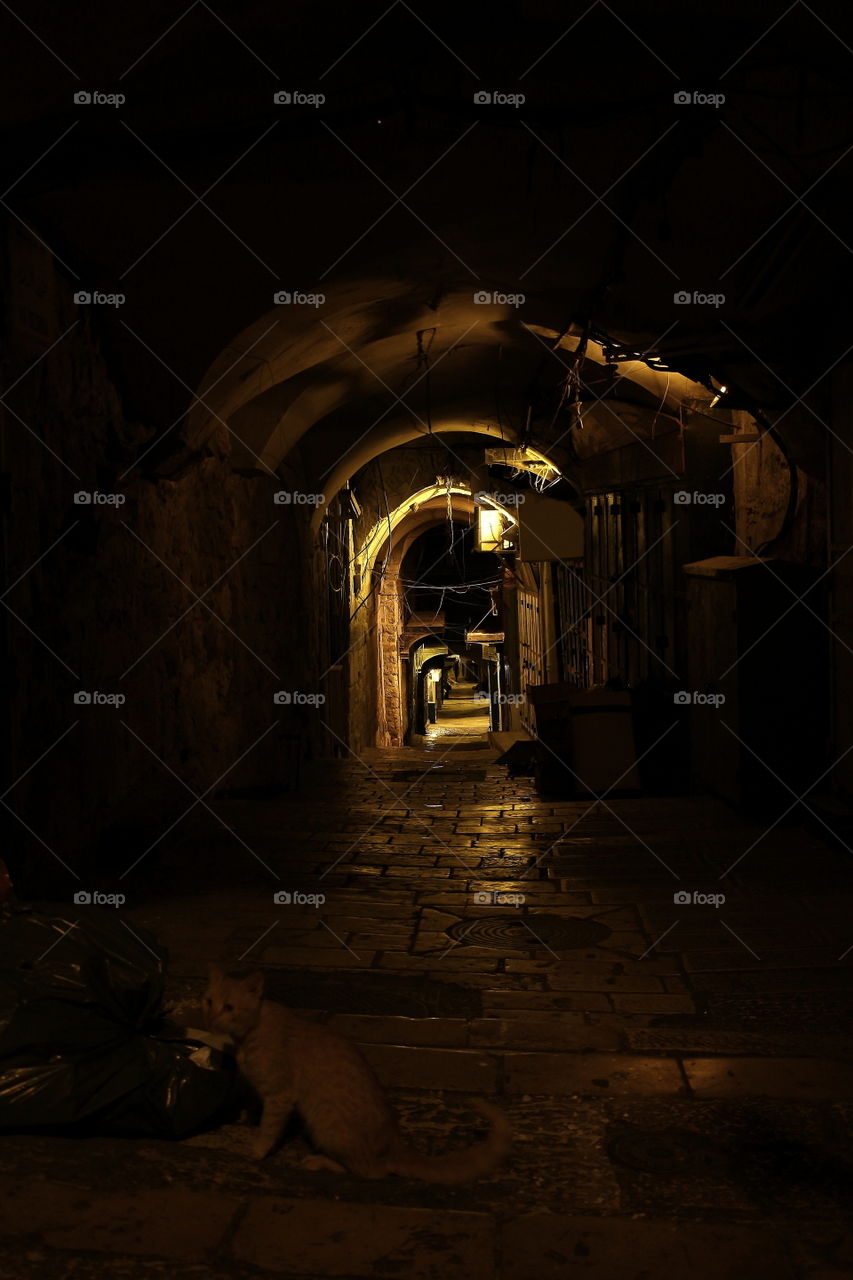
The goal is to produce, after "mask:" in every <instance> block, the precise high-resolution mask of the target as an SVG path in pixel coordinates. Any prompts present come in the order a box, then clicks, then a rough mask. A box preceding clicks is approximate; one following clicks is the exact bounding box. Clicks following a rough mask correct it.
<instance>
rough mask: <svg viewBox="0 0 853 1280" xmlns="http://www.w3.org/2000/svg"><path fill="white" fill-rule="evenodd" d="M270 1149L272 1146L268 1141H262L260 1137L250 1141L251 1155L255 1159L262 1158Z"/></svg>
mask: <svg viewBox="0 0 853 1280" xmlns="http://www.w3.org/2000/svg"><path fill="white" fill-rule="evenodd" d="M271 1151H272V1147H271V1146H270V1144H269V1143H268V1142H263V1141H262V1140H261V1139H260V1138H257V1139H256V1140H255V1141H254V1142H253V1143H252V1155H253V1156H254V1158H255V1159H256V1160H264V1159H265V1158H266V1157H267V1156H268V1155H269V1153H270V1152H271Z"/></svg>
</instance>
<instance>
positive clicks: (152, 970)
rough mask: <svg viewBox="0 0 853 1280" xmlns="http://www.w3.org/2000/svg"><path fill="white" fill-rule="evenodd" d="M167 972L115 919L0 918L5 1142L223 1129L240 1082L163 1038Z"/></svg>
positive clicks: (34, 908)
mask: <svg viewBox="0 0 853 1280" xmlns="http://www.w3.org/2000/svg"><path fill="white" fill-rule="evenodd" d="M75 922H76V923H75ZM166 962H167V953H166V952H165V950H164V949H163V948H162V947H161V946H160V945H159V944H158V942H157V941H156V939H155V938H154V937H153V936H152V935H151V934H149V933H148V932H147V931H146V930H143V929H141V928H137V927H136V926H134V927H133V930H131V929H130V928H129V927H128V926H126V925H125V924H123V922H122V921H121V919H120V918H119V917H118V915H117V913H116V911H115V910H113V909H110V908H102V907H91V906H74V907H73V909H71V908H69V907H67V906H65V905H57V904H53V903H36V904H32V905H29V906H18V905H6V906H4V907H3V908H2V910H0V1130H7V1131H8V1130H13V1129H14V1130H34V1129H42V1130H44V1129H50V1130H56V1129H59V1130H62V1131H68V1130H72V1131H79V1132H83V1133H86V1134H96V1133H97V1134H111V1135H122V1136H147V1137H158V1138H180V1137H183V1136H185V1135H187V1134H189V1133H193V1132H197V1131H198V1130H200V1129H203V1128H207V1127H209V1126H211V1125H212V1124H215V1123H217V1122H219V1121H220V1120H221V1118H222V1114H223V1113H224V1112H225V1111H226V1110H227V1109H228V1107H229V1105H230V1104H231V1102H232V1101H233V1099H234V1096H235V1093H234V1090H235V1073H234V1072H233V1071H225V1070H220V1069H216V1070H209V1069H205V1068H203V1067H201V1066H198V1065H197V1064H196V1063H195V1062H193V1061H191V1060H190V1054H191V1053H192V1052H193V1051H194V1049H196V1048H197V1047H198V1046H197V1045H195V1044H187V1043H180V1042H176V1040H175V1038H174V1034H175V1033H174V1029H173V1031H172V1039H171V1040H169V1039H167V1038H166V1037H167V1036H168V1035H169V1028H168V1024H167V1023H166V1020H165V1017H164V1012H163V1003H162V1002H163V985H164V974H165V968H166ZM158 1037H159V1038H158Z"/></svg>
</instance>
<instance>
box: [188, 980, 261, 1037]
mask: <svg viewBox="0 0 853 1280" xmlns="http://www.w3.org/2000/svg"><path fill="white" fill-rule="evenodd" d="M263 998H264V975H263V974H262V973H260V972H258V973H250V974H248V975H247V976H246V977H240V978H235V977H233V976H232V975H230V974H227V973H226V972H225V970H224V969H222V968H220V966H219V965H216V964H212V965H211V966H210V971H209V977H208V983H207V990H206V991H205V993H204V996H203V997H202V1007H203V1009H204V1017H205V1022H206V1024H207V1026H208V1028H209V1029H210V1030H211V1031H217V1032H219V1034H220V1035H230V1036H231V1037H232V1038H233V1039H234V1040H242V1038H243V1037H244V1036H245V1035H247V1034H248V1033H249V1032H250V1031H251V1030H252V1027H254V1026H255V1024H256V1023H257V1021H258V1018H259V1017H260V1012H261V1001H262V1000H263Z"/></svg>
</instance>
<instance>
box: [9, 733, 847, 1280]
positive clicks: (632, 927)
mask: <svg viewBox="0 0 853 1280" xmlns="http://www.w3.org/2000/svg"><path fill="white" fill-rule="evenodd" d="M480 747H481V744H479V743H471V744H470V745H469V744H468V743H463V744H462V745H461V746H459V745H457V744H456V743H453V744H451V745H450V746H449V747H445V749H444V750H442V751H441V752H435V751H432V750H430V751H428V752H424V751H419V750H412V749H406V750H403V751H393V750H374V751H372V752H367V753H365V757H364V760H363V761H357V760H354V759H351V760H349V761H339V762H337V763H336V764H335V765H334V766H333V767H332V768H330V767H328V765H326V766H324V768H323V770H322V779H319V778H316V779H314V780H313V781H312V783H311V786H310V791H309V795H308V796H307V797H306V798H301V799H299V800H295V799H278V800H268V801H264V802H261V801H257V800H255V801H237V800H235V801H231V802H226V803H218V804H217V805H216V806H215V808H216V813H217V814H218V816H219V818H220V819H221V820H222V821H223V822H224V823H225V824H227V827H228V828H229V830H225V829H223V827H222V826H220V825H219V824H218V823H217V824H214V823H211V824H210V828H209V830H208V831H207V832H206V833H202V832H194V833H193V834H191V835H187V834H184V836H183V837H182V839H181V840H180V841H179V842H178V841H176V842H174V843H173V845H172V847H171V848H170V850H169V856H168V857H167V858H166V859H165V863H166V867H167V868H168V867H171V868H172V871H173V873H174V874H173V878H171V879H169V878H168V876H169V873H168V870H167V871H166V876H167V879H166V881H165V882H164V883H161V885H160V887H159V890H158V892H157V894H156V896H153V897H152V899H151V901H149V902H146V903H145V904H144V905H142V906H139V907H136V908H135V909H133V910H131V911H128V912H127V918H128V920H129V921H131V922H132V923H133V924H134V925H135V926H136V927H139V926H140V925H144V926H147V927H148V928H150V929H151V930H153V931H154V932H155V933H156V934H157V936H159V937H160V938H161V939H163V940H164V941H165V942H166V943H167V945H168V948H169V952H170V956H171V967H170V981H171V987H170V990H169V997H170V1001H171V1002H172V1003H173V1004H174V1005H175V1007H176V1011H177V1012H178V1013H179V1014H180V1017H181V1020H182V1021H186V1022H187V1023H188V1024H189V1025H196V1021H197V1014H198V1002H199V995H200V992H201V989H202V987H203V985H204V980H205V971H206V964H207V962H208V961H209V960H210V959H221V960H223V961H224V962H225V963H229V964H232V965H243V966H245V965H247V964H259V965H262V966H263V967H264V968H265V970H266V971H267V973H268V975H269V981H270V990H271V993H272V994H273V995H274V996H275V997H276V998H277V999H280V1000H282V1001H283V1002H284V1003H286V1004H288V1005H290V1006H292V1007H294V1008H295V1009H298V1010H300V1011H303V1012H304V1013H305V1015H306V1016H310V1017H312V1018H319V1019H324V1020H328V1021H329V1022H330V1025H331V1026H333V1027H335V1028H336V1029H339V1030H340V1031H342V1032H344V1033H345V1034H346V1035H347V1036H350V1037H352V1038H353V1039H354V1040H355V1041H356V1042H358V1043H359V1044H360V1045H361V1046H362V1047H363V1049H364V1051H365V1053H366V1054H367V1056H368V1058H369V1060H370V1061H371V1063H372V1064H373V1066H374V1068H375V1070H376V1071H377V1073H378V1075H379V1077H380V1079H381V1080H382V1081H383V1083H384V1084H385V1085H386V1086H387V1087H388V1088H389V1090H390V1092H391V1095H392V1097H393V1099H394V1102H395V1104H396V1106H397V1107H398V1109H399V1111H400V1113H401V1115H402V1117H403V1122H404V1125H405V1128H406V1132H407V1134H408V1136H409V1137H410V1138H411V1139H412V1141H413V1143H414V1144H415V1145H417V1146H419V1147H421V1148H423V1149H433V1150H445V1149H448V1147H450V1146H452V1145H453V1144H457V1145H465V1144H466V1143H467V1142H470V1141H471V1140H473V1139H474V1138H475V1137H476V1136H477V1134H478V1131H479V1129H481V1128H482V1125H481V1124H479V1128H478V1120H477V1118H476V1115H474V1113H472V1111H471V1109H470V1108H469V1107H468V1106H467V1105H466V1098H467V1097H468V1096H483V1097H487V1098H493V1099H494V1100H496V1101H498V1102H499V1104H500V1105H501V1106H503V1107H505V1108H506V1109H507V1111H508V1113H509V1115H510V1117H511V1120H512V1125H513V1129H514V1134H515V1137H514V1142H513V1147H512V1152H511V1155H510V1158H509V1160H508V1161H507V1162H506V1164H505V1166H504V1167H503V1168H501V1169H500V1170H499V1171H498V1172H497V1173H496V1174H495V1175H494V1176H493V1177H492V1178H491V1179H490V1180H488V1181H487V1182H480V1183H473V1184H471V1185H470V1186H466V1187H463V1188H436V1187H427V1188H425V1187H424V1186H423V1184H420V1183H413V1182H412V1181H411V1180H408V1179H396V1178H391V1179H385V1180H384V1181H382V1182H380V1183H369V1182H362V1181H359V1180H357V1179H354V1178H351V1177H348V1176H339V1175H335V1174H332V1173H314V1172H312V1173H306V1172H305V1171H304V1170H303V1169H301V1168H300V1167H299V1164H298V1160H299V1158H300V1155H301V1154H303V1151H302V1148H301V1144H300V1142H299V1141H298V1140H297V1141H296V1142H295V1143H293V1144H289V1145H287V1146H285V1148H283V1149H282V1151H281V1152H279V1154H277V1155H276V1156H274V1157H272V1158H271V1159H270V1160H268V1161H267V1162H265V1163H264V1164H263V1165H262V1166H258V1165H257V1163H256V1162H254V1161H253V1160H252V1159H251V1157H250V1156H249V1155H248V1145H249V1141H250V1137H251V1133H252V1130H251V1128H249V1127H247V1126H244V1125H239V1124H233V1125H228V1126H225V1127H223V1128H221V1129H218V1130H216V1131H213V1132H209V1133H203V1134H200V1135H198V1136H197V1137H194V1138H190V1139H187V1140H185V1141H182V1142H180V1143H177V1144H175V1143H167V1142H158V1141H151V1140H141V1141H137V1142H127V1141H124V1140H120V1139H105V1138H100V1139H98V1138H92V1139H89V1140H87V1142H86V1165H85V1172H84V1170H83V1169H82V1168H81V1166H80V1157H79V1148H78V1145H77V1144H76V1143H75V1142H74V1141H72V1140H67V1139H61V1138H53V1139H51V1138H47V1137H42V1138H34V1137H32V1136H23V1137H17V1138H15V1137H10V1138H7V1139H6V1140H5V1141H4V1143H3V1144H2V1147H0V1169H2V1173H3V1187H4V1196H3V1200H2V1205H3V1209H2V1213H3V1216H4V1228H5V1232H6V1233H8V1234H9V1235H10V1236H12V1237H13V1238H14V1237H18V1238H20V1239H21V1240H22V1241H24V1242H25V1252H24V1253H23V1254H22V1267H23V1269H22V1270H21V1271H19V1272H18V1273H17V1274H18V1275H23V1274H26V1275H27V1276H30V1277H33V1280H41V1278H42V1277H44V1278H45V1280H47V1278H48V1277H54V1276H56V1275H57V1274H61V1275H63V1276H74V1277H75V1278H77V1277H79V1278H80V1280H84V1278H85V1277H88V1276H95V1275H100V1274H101V1273H102V1272H101V1269H100V1268H101V1267H102V1266H103V1265H105V1263H106V1261H107V1259H108V1260H109V1267H110V1274H112V1275H120V1276H122V1277H128V1280H136V1278H137V1277H139V1278H140V1280H141V1278H142V1277H148V1276H153V1275H159V1274H165V1275H168V1276H170V1277H176V1278H177V1280H183V1277H189V1276H193V1275H196V1274H198V1272H199V1267H200V1266H202V1265H203V1264H206V1269H205V1272H204V1273H205V1274H206V1275H210V1276H213V1277H217V1278H219V1277H221V1278H222V1280H225V1278H226V1277H231V1276H234V1275H243V1274H252V1275H255V1274H257V1275H258V1276H263V1275H266V1274H280V1273H286V1274H288V1275H298V1276H300V1277H303V1280H308V1277H311V1280H314V1278H317V1280H319V1277H326V1276H337V1277H353V1278H355V1277H365V1276H375V1275H379V1274H381V1275H384V1276H400V1277H401V1278H402V1277H418V1278H420V1277H423V1278H424V1280H426V1278H428V1277H429V1278H432V1277H438V1276H443V1277H445V1278H446V1280H480V1278H481V1277H482V1280H493V1278H495V1277H498V1278H499V1280H529V1278H530V1277H534V1276H535V1277H538V1280H552V1278H553V1280H557V1278H558V1277H559V1278H561V1280H562V1277H564V1276H565V1275H566V1274H571V1271H569V1272H568V1273H567V1267H568V1268H572V1267H573V1266H574V1265H581V1262H582V1267H583V1274H584V1275H589V1276H590V1277H602V1278H604V1277H608V1278H609V1277H613V1276H628V1275H631V1276H633V1275H635V1274H640V1273H639V1272H635V1271H634V1270H633V1269H632V1268H633V1267H634V1266H635V1265H636V1264H635V1259H637V1258H638V1257H641V1258H642V1267H643V1274H648V1275H660V1276H667V1277H679V1278H681V1277H687V1276H690V1277H692V1278H693V1280H705V1278H706V1277H707V1278H708V1280H711V1278H712V1277H713V1278H714V1280H717V1278H719V1277H726V1278H727V1280H735V1278H736V1277H742V1276H747V1275H749V1276H755V1277H767V1278H768V1280H770V1278H771V1277H772V1278H773V1280H788V1278H789V1277H790V1278H791V1280H793V1278H794V1277H801V1276H809V1277H815V1278H816V1277H818V1276H820V1277H821V1278H823V1277H829V1276H836V1275H842V1274H846V1268H848V1267H849V1266H850V1263H851V1259H853V1236H852V1235H851V1234H850V1232H849V1229H848V1226H847V1223H848V1222H849V1218H848V1214H849V1203H850V1193H851V1188H853V1161H851V1157H850V1139H851V1124H853V1110H851V1101H852V1100H853V1098H851V1094H852V1093H853V1081H851V1076H850V1072H849V1068H848V1061H849V1054H850V1047H851V1045H850V1041H851V1033H850V1025H851V1024H850V1013H851V1009H853V991H851V985H853V974H851V971H850V970H849V969H846V970H839V968H838V966H837V963H836V962H837V959H838V956H839V953H840V952H841V951H842V950H843V949H844V948H845V947H849V945H850V941H849V918H848V914H847V912H846V908H845V907H844V905H843V903H842V902H841V901H840V898H839V894H840V893H841V892H842V891H844V890H845V889H846V888H847V887H848V886H849V883H850V877H851V867H850V863H849V860H847V859H846V858H845V857H844V856H843V855H842V854H841V853H839V852H838V851H837V850H832V849H830V848H829V847H828V845H827V844H826V843H825V842H824V841H823V840H822V839H820V838H818V837H817V836H815V835H814V834H813V833H809V832H806V831H803V830H802V829H800V828H787V829H785V830H784V831H780V830H779V829H778V828H777V829H776V830H774V831H772V832H770V833H769V834H766V833H765V832H764V830H763V828H762V827H761V826H759V825H758V824H752V825H750V824H747V823H744V822H741V821H738V820H737V819H736V818H734V817H733V815H732V814H731V812H730V811H728V810H727V809H726V808H724V807H723V806H721V805H720V804H718V803H713V802H711V801H708V800H697V799H677V800H668V801H667V800H655V801H646V800H631V801H626V800H614V801H612V802H611V801H602V802H601V803H595V802H593V803H582V802H574V803H566V802H564V803H558V802H547V801H545V800H540V799H537V798H536V796H535V795H534V794H533V792H532V789H531V787H530V785H529V784H528V783H527V781H526V780H516V781H514V782H512V781H508V780H507V776H506V771H505V769H504V768H503V767H501V766H496V765H495V763H494V757H495V753H494V751H489V750H483V749H477V748H480ZM253 855H254V857H253ZM735 862H736V863H737V868H736V870H735V871H734V872H732V873H731V874H730V875H729V876H728V879H727V881H726V888H725V894H724V899H725V900H724V902H720V903H711V904H703V903H701V902H697V903H694V902H693V901H691V902H690V903H689V904H687V903H685V904H684V905H682V904H677V903H675V902H674V898H675V897H676V896H677V895H678V893H679V892H680V891H682V890H683V891H686V892H687V893H688V895H689V896H690V897H691V898H692V895H693V894H694V892H695V893H697V894H703V893H707V894H708V895H709V896H713V895H716V894H719V893H720V876H721V875H722V874H724V873H725V872H726V871H727V870H728V868H729V867H730V866H731V864H733V863H735ZM261 864H263V865H261ZM189 866H193V867H194V868H196V871H195V872H194V875H193V877H192V879H188V878H187V877H186V873H185V869H186V868H187V867H189ZM182 868H183V869H184V870H183V871H182V870H181V869H182ZM141 871H142V869H141V868H140V873H141ZM223 881H225V882H227V887H225V886H224V884H223ZM149 885H150V881H149ZM281 888H284V889H285V890H286V891H287V892H289V893H290V894H291V895H293V896H295V895H298V894H299V893H302V894H305V895H312V894H313V895H323V897H324V901H323V902H322V903H321V904H320V905H307V906H299V905H297V904H296V903H295V902H292V903H290V904H281V905H279V904H276V903H275V902H274V900H273V898H274V893H275V892H280V889H281ZM685 1184H687V1187H689V1195H688V1194H687V1193H686V1187H685ZM297 1210H298V1211H299V1225H298V1228H297V1229H294V1226H293V1225H292V1224H291V1222H290V1220H289V1215H292V1214H293V1213H294V1212H296V1211H297ZM22 1247H23V1246H22ZM24 1259H25V1266H24ZM578 1260H581V1262H578ZM244 1265H248V1266H249V1271H244V1270H242V1269H241V1267H243V1266H244ZM2 1274H3V1276H4V1280H5V1277H7V1276H8V1277H9V1278H10V1280H11V1277H12V1275H13V1274H14V1273H13V1271H11V1270H7V1271H4V1272H2Z"/></svg>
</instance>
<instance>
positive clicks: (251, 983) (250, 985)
mask: <svg viewBox="0 0 853 1280" xmlns="http://www.w3.org/2000/svg"><path fill="white" fill-rule="evenodd" d="M243 985H244V986H245V988H246V990H247V991H248V993H249V995H251V996H262V995H263V994H264V975H263V974H262V973H261V971H260V969H258V970H257V972H256V973H250V974H249V975H248V977H247V978H246V979H245V981H244V984H243Z"/></svg>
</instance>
